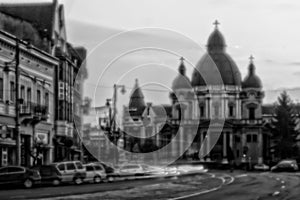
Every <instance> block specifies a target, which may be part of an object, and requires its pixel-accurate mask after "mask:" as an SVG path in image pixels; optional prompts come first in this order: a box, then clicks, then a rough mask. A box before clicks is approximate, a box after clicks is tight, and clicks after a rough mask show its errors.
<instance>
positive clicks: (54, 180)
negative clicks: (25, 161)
mask: <svg viewBox="0 0 300 200" xmlns="http://www.w3.org/2000/svg"><path fill="white" fill-rule="evenodd" d="M32 169H35V170H38V171H39V172H40V175H41V183H42V184H52V185H54V186H57V185H59V184H60V183H61V181H62V175H61V173H60V172H59V171H58V169H57V168H56V166H55V165H53V164H52V165H51V164H50V165H42V166H35V167H33V168H32Z"/></svg>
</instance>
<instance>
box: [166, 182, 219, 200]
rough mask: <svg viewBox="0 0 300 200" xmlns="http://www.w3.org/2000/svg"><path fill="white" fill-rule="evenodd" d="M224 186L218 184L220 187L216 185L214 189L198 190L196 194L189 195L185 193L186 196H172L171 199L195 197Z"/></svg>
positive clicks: (178, 199)
mask: <svg viewBox="0 0 300 200" xmlns="http://www.w3.org/2000/svg"><path fill="white" fill-rule="evenodd" d="M221 187H222V186H221V185H220V186H218V187H215V188H212V189H209V190H204V191H202V192H197V193H194V194H189V195H185V196H181V197H176V198H171V199H169V200H180V199H186V198H190V197H194V196H198V195H201V194H206V193H209V192H213V191H216V190H218V189H220V188H221Z"/></svg>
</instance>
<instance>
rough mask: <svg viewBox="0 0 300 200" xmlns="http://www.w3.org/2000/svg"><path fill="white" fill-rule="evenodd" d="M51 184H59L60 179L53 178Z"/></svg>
mask: <svg viewBox="0 0 300 200" xmlns="http://www.w3.org/2000/svg"><path fill="white" fill-rule="evenodd" d="M52 185H54V186H58V185H60V180H59V179H54V180H53V181H52Z"/></svg>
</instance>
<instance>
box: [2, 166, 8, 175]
mask: <svg viewBox="0 0 300 200" xmlns="http://www.w3.org/2000/svg"><path fill="white" fill-rule="evenodd" d="M7 171H8V169H7V167H3V168H1V169H0V174H5V173H7Z"/></svg>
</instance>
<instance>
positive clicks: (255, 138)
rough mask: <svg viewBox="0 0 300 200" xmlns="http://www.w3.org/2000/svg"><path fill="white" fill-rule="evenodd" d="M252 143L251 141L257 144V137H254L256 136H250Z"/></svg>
mask: <svg viewBox="0 0 300 200" xmlns="http://www.w3.org/2000/svg"><path fill="white" fill-rule="evenodd" d="M252 141H253V142H257V135H256V134H253V135H252Z"/></svg>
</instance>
